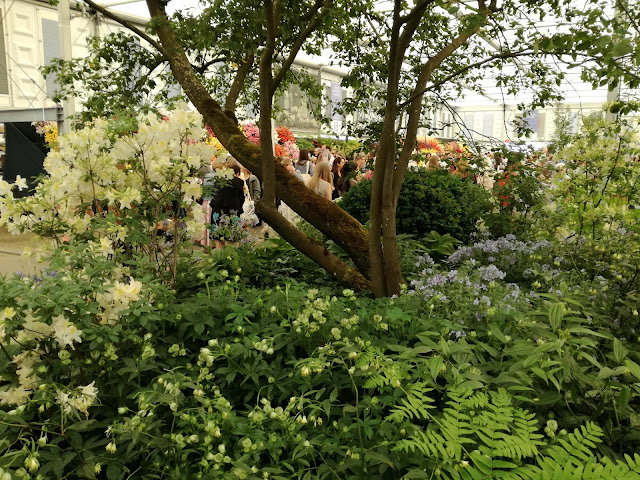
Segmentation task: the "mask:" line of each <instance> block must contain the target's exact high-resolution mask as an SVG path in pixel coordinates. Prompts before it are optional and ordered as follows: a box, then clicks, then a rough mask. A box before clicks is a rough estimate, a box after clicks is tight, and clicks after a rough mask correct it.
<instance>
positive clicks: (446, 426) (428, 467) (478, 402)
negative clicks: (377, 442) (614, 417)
mask: <svg viewBox="0 0 640 480" xmlns="http://www.w3.org/2000/svg"><path fill="white" fill-rule="evenodd" d="M429 391H430V389H428V388H427V387H426V386H425V385H424V384H416V385H414V386H413V388H412V389H410V391H408V392H407V397H406V398H404V399H402V400H401V401H400V402H399V403H400V406H398V407H397V408H396V409H394V410H393V412H392V414H391V415H389V417H388V418H387V420H388V421H391V420H392V421H394V422H405V425H406V427H405V428H406V430H407V431H410V432H411V435H410V436H409V437H408V438H405V439H402V440H400V441H398V442H397V443H396V445H395V446H394V450H395V451H397V452H404V453H407V454H411V455H412V457H413V458H414V459H415V463H417V464H418V465H419V468H416V469H412V470H411V471H410V472H408V473H407V477H406V478H440V479H447V480H492V479H509V480H574V479H575V480H609V479H613V480H627V479H628V480H640V455H638V454H636V455H635V456H634V457H633V458H632V457H630V456H626V457H625V459H624V460H617V461H614V460H610V459H608V458H599V457H598V456H596V454H595V451H596V448H597V446H598V444H599V443H600V442H601V437H602V436H603V432H602V429H601V428H600V427H598V425H596V424H595V423H593V422H588V423H586V424H585V425H583V426H581V427H580V428H578V429H576V430H575V431H574V432H572V433H570V434H565V435H562V436H559V437H556V438H553V439H549V438H548V437H545V436H543V435H542V434H540V433H539V426H538V422H537V421H536V419H535V415H534V414H533V413H530V412H527V411H526V410H523V409H521V408H517V407H514V406H513V405H512V397H511V396H510V395H509V394H508V393H507V391H506V390H504V389H500V390H498V391H497V392H491V393H490V394H489V395H487V394H485V393H479V392H478V393H471V392H470V391H464V390H452V391H450V392H448V394H447V395H448V399H447V401H446V407H445V408H444V409H443V411H442V412H441V413H437V414H434V413H431V412H427V411H426V409H427V408H429V409H430V408H431V405H430V404H431V401H432V400H431V399H430V398H429V397H427V396H426V394H427V393H428V392H429ZM428 416H430V421H429V423H428V425H427V427H426V428H424V427H423V426H421V425H418V424H416V423H415V421H416V420H423V419H425V418H427V417H428ZM416 455H418V456H419V457H418V458H417V459H416V458H415V457H416ZM423 475H424V477H423Z"/></svg>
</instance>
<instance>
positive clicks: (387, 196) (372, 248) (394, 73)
mask: <svg viewBox="0 0 640 480" xmlns="http://www.w3.org/2000/svg"><path fill="white" fill-rule="evenodd" d="M431 3H432V2H431V1H429V0H425V1H422V2H419V3H418V4H417V5H416V6H415V7H414V8H413V9H412V10H411V12H410V13H409V14H407V15H406V16H404V17H401V16H400V9H401V8H402V5H401V2H400V1H399V0H396V1H395V5H394V13H393V25H392V30H391V40H390V47H389V62H388V64H389V76H388V80H387V95H386V110H385V117H384V123H383V127H382V134H381V137H380V142H379V147H378V151H377V152H376V165H375V171H374V175H373V186H372V190H371V215H370V220H369V222H370V223H369V225H370V228H369V256H370V258H371V285H372V290H373V293H374V295H375V296H376V297H382V296H390V295H395V294H398V293H400V285H401V283H402V272H401V269H400V255H399V253H398V245H397V240H396V200H395V199H396V195H395V191H394V187H395V182H394V177H395V173H396V158H397V147H396V137H397V136H396V120H397V116H398V94H399V85H400V75H401V69H402V62H403V60H404V56H405V52H406V50H407V47H408V46H409V43H410V41H411V38H412V37H413V34H414V33H415V31H416V29H417V28H418V26H419V25H420V21H421V20H422V17H423V15H424V13H425V12H426V9H427V7H428V6H429V5H430V4H431ZM403 26H404V28H403ZM405 170H406V168H405ZM403 174H404V172H403Z"/></svg>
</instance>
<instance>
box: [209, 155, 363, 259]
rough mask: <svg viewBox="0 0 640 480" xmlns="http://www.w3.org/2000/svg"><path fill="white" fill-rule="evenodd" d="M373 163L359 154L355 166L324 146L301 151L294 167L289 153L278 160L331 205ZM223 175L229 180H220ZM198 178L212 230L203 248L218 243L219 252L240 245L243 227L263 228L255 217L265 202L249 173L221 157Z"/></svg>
mask: <svg viewBox="0 0 640 480" xmlns="http://www.w3.org/2000/svg"><path fill="white" fill-rule="evenodd" d="M370 160H372V157H371V156H370V155H367V154H364V153H357V154H355V155H354V157H353V160H348V159H347V156H346V155H345V154H344V153H342V152H340V151H337V150H336V149H330V148H328V147H327V146H326V145H323V146H322V147H318V148H316V149H315V150H313V151H309V150H306V149H301V150H300V154H299V158H298V159H297V160H295V161H294V160H293V159H292V157H291V155H290V154H289V153H285V155H283V156H282V157H277V158H276V161H277V162H279V163H280V164H281V165H282V166H284V167H285V169H286V170H287V171H288V172H289V173H290V174H291V175H294V176H295V177H296V178H297V179H298V180H299V181H300V182H302V183H304V184H305V185H306V186H307V187H308V188H309V189H310V190H312V191H314V192H315V193H317V194H318V195H319V196H322V197H324V198H325V199H327V200H330V201H332V200H333V201H335V200H338V199H339V198H340V197H342V196H343V195H344V194H345V193H347V192H348V191H349V189H350V188H352V187H353V186H354V185H356V184H357V183H358V182H360V181H361V180H363V179H364V178H367V177H369V178H370V175H371V171H370V170H369V168H368V167H367V163H368V162H369V161H370ZM221 171H224V172H225V175H226V177H224V175H223V176H221V174H220V172H221ZM231 172H232V173H231ZM199 176H200V178H201V179H202V186H203V195H202V200H203V207H204V209H205V218H206V221H208V222H209V225H210V227H208V228H207V231H206V232H205V233H203V238H202V240H201V243H202V244H203V245H206V246H213V245H212V243H211V242H212V241H214V242H215V246H216V247H217V248H221V247H223V246H224V244H225V242H227V241H232V242H235V241H239V240H242V238H240V237H242V236H243V233H242V230H243V227H245V226H247V225H248V226H260V225H261V224H262V223H261V221H260V220H259V219H258V217H257V216H256V214H255V202H257V201H258V200H260V199H261V197H262V185H261V183H260V180H259V179H258V178H257V177H256V176H255V175H254V174H253V173H252V172H251V171H249V169H247V168H245V167H244V166H242V165H241V164H240V163H239V162H238V161H237V160H235V159H234V158H233V157H231V156H230V155H228V154H223V155H221V156H218V157H216V158H215V159H214V160H213V161H212V164H211V166H210V167H209V166H205V167H202V168H201V169H200V171H199ZM221 178H222V180H221ZM279 204H280V205H278V208H279V210H280V211H281V213H282V214H283V215H285V216H286V217H287V218H289V219H290V220H291V219H293V217H294V214H293V212H292V211H291V210H290V209H289V208H288V207H287V206H286V205H285V204H284V203H282V202H279ZM245 230H246V229H245ZM265 231H268V230H266V229H265Z"/></svg>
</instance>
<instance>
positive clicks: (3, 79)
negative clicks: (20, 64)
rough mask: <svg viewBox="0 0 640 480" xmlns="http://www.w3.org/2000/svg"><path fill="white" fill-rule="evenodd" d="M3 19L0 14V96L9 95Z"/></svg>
mask: <svg viewBox="0 0 640 480" xmlns="http://www.w3.org/2000/svg"><path fill="white" fill-rule="evenodd" d="M3 22H4V18H2V15H1V14H0V94H2V95H9V72H8V71H7V54H6V53H5V50H4V26H3Z"/></svg>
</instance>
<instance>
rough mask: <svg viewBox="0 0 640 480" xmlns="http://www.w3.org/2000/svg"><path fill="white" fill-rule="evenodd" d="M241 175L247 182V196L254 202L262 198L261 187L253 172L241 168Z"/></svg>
mask: <svg viewBox="0 0 640 480" xmlns="http://www.w3.org/2000/svg"><path fill="white" fill-rule="evenodd" d="M242 173H243V176H244V178H245V182H246V183H247V191H248V193H249V197H250V198H251V200H253V201H254V202H257V201H258V200H260V199H261V198H262V188H261V187H260V180H258V177H256V176H255V175H254V174H253V173H251V172H250V171H249V169H247V168H244V169H243V172H242Z"/></svg>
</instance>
